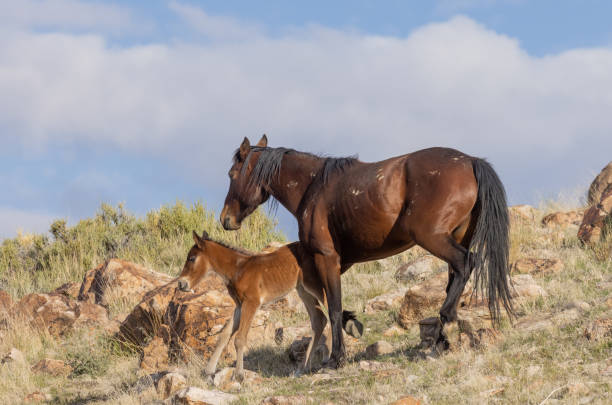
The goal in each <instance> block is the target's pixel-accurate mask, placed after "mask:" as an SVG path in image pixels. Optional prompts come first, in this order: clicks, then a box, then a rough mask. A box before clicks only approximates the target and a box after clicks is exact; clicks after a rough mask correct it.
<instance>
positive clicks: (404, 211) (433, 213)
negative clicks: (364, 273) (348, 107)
mask: <svg viewBox="0 0 612 405" xmlns="http://www.w3.org/2000/svg"><path fill="white" fill-rule="evenodd" d="M229 177H230V186H229V191H228V193H227V197H226V199H225V206H224V207H223V211H222V212H221V218H220V219H221V223H222V224H223V227H224V228H225V229H238V228H239V227H240V224H241V221H242V220H243V219H244V218H245V217H246V216H247V215H249V214H250V213H251V212H253V211H254V210H255V208H256V207H257V206H258V205H260V204H262V203H263V202H265V201H266V200H267V199H268V198H269V197H270V196H273V197H274V198H275V199H276V200H277V201H279V202H280V203H281V204H282V205H283V206H284V207H285V208H287V209H288V210H289V212H291V213H292V214H293V215H294V216H295V217H296V219H297V221H298V225H299V237H300V242H301V243H302V245H303V246H304V248H305V249H306V250H307V251H308V252H309V253H310V254H311V255H312V256H313V260H314V263H315V266H316V268H317V271H318V273H319V275H320V277H321V280H322V281H323V285H324V287H325V292H326V294H327V299H328V303H329V318H330V321H331V326H332V336H333V349H332V356H331V359H330V364H329V365H330V366H331V367H338V366H340V365H342V364H343V363H344V361H345V351H344V342H343V340H342V334H341V331H342V326H341V320H342V316H341V315H342V296H341V285H340V275H341V274H342V273H344V272H345V271H346V270H347V269H348V268H350V267H351V266H352V265H353V264H354V263H358V262H363V261H368V260H373V259H380V258H383V257H387V256H391V255H394V254H396V253H399V252H402V251H403V250H406V249H408V248H410V247H412V246H414V245H415V244H417V245H419V246H421V247H423V248H425V249H426V250H428V251H429V252H431V253H432V254H433V255H435V256H437V257H439V258H441V259H443V260H445V261H446V262H447V263H448V264H449V278H448V285H447V287H446V293H447V296H446V300H445V301H444V303H443V305H442V308H441V309H440V323H439V325H438V328H437V331H436V334H437V338H436V340H437V343H441V344H443V345H444V346H445V347H448V341H447V339H446V336H445V335H444V333H443V326H444V324H445V323H447V322H451V321H454V320H456V317H457V302H458V300H459V297H460V296H461V293H462V292H463V289H464V287H465V284H466V283H467V281H468V279H469V277H470V274H471V273H472V271H474V273H475V284H476V286H477V287H478V290H480V292H481V293H482V294H485V295H487V296H488V305H489V310H490V312H491V315H492V317H493V319H494V320H496V321H498V320H499V317H500V304H499V301H501V302H502V304H503V306H504V308H505V309H506V311H507V312H508V313H509V314H512V313H513V311H512V302H511V296H510V291H509V288H510V287H509V281H508V274H509V269H508V209H507V205H506V195H505V191H504V187H503V185H502V183H501V181H500V180H499V178H498V177H497V174H496V173H495V171H494V170H493V168H492V167H491V166H490V165H489V163H487V162H486V161H485V160H483V159H480V158H475V157H471V156H468V155H466V154H464V153H461V152H459V151H456V150H454V149H447V148H430V149H424V150H420V151H417V152H414V153H410V154H407V155H402V156H397V157H393V158H390V159H387V160H383V161H380V162H374V163H364V162H361V161H359V160H357V159H355V158H324V157H319V156H315V155H312V154H309V153H303V152H298V151H295V150H292V149H285V148H269V147H267V138H266V136H265V135H264V136H263V137H262V139H261V140H260V141H259V143H258V144H257V145H256V146H254V147H252V146H251V145H250V143H249V140H248V139H247V138H245V139H244V141H243V142H242V144H241V145H240V147H239V148H238V149H237V150H236V152H235V154H234V161H233V165H232V167H231V169H230V171H229Z"/></svg>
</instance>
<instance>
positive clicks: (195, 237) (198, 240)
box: [191, 231, 200, 246]
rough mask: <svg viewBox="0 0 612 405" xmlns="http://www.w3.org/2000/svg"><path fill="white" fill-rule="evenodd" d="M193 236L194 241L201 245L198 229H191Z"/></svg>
mask: <svg viewBox="0 0 612 405" xmlns="http://www.w3.org/2000/svg"><path fill="white" fill-rule="evenodd" d="M191 236H192V237H193V241H194V242H195V244H196V245H198V246H199V245H200V237H199V236H198V234H197V233H196V231H191Z"/></svg>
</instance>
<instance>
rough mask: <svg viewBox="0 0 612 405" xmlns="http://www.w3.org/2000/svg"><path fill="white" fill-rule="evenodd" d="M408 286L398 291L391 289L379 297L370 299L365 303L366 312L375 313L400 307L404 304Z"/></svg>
mask: <svg viewBox="0 0 612 405" xmlns="http://www.w3.org/2000/svg"><path fill="white" fill-rule="evenodd" d="M406 290H407V289H406V288H401V289H399V290H397V291H391V292H388V293H386V294H383V295H379V296H378V297H374V298H372V299H371V300H368V302H366V304H365V313H366V314H375V313H376V312H378V311H388V310H390V309H394V308H399V307H400V306H401V305H402V300H403V299H404V295H406Z"/></svg>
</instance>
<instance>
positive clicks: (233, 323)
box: [204, 305, 240, 375]
mask: <svg viewBox="0 0 612 405" xmlns="http://www.w3.org/2000/svg"><path fill="white" fill-rule="evenodd" d="M239 325H240V305H236V309H234V315H233V316H232V317H231V318H230V319H228V320H227V323H226V324H225V326H224V327H223V330H221V333H220V334H219V337H218V338H217V346H216V347H215V351H214V352H213V354H212V355H211V356H210V358H209V359H208V363H207V364H206V368H205V369H204V372H205V373H206V375H213V374H214V373H215V370H216V369H217V363H218V362H219V357H221V353H223V350H224V349H225V347H226V346H227V343H228V342H229V341H230V339H231V338H232V336H234V334H235V333H236V331H237V330H238V326H239Z"/></svg>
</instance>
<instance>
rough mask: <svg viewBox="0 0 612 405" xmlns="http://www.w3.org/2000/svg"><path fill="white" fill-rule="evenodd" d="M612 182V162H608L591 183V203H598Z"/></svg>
mask: <svg viewBox="0 0 612 405" xmlns="http://www.w3.org/2000/svg"><path fill="white" fill-rule="evenodd" d="M610 184H612V162H610V163H608V165H607V166H606V167H604V168H603V169H601V172H600V173H599V174H598V175H597V177H595V180H593V182H592V183H591V186H590V187H589V194H588V203H589V205H593V204H597V203H598V202H599V201H600V200H601V196H602V195H603V192H604V190H605V189H606V188H607V187H608V185H610Z"/></svg>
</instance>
